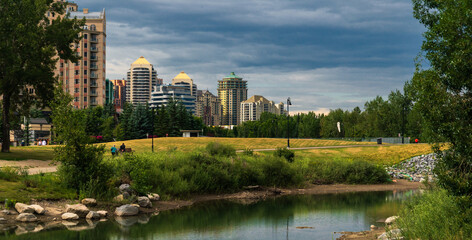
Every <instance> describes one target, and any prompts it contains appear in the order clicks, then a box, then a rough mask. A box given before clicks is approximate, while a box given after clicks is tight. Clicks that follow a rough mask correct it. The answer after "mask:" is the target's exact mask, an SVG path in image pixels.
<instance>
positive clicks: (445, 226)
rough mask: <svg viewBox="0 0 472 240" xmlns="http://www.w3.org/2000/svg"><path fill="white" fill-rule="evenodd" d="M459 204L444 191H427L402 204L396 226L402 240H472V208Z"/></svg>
mask: <svg viewBox="0 0 472 240" xmlns="http://www.w3.org/2000/svg"><path fill="white" fill-rule="evenodd" d="M462 205H463V204H461V203H460V202H459V201H458V199H457V198H456V197H454V196H452V195H449V194H448V193H447V191H445V190H441V189H436V190H433V191H429V192H427V193H425V194H422V195H420V196H418V197H416V198H414V199H413V200H412V201H411V202H408V203H407V204H405V206H404V208H403V209H402V210H401V212H400V219H399V220H398V221H397V224H398V227H399V228H400V229H401V231H402V235H403V236H404V238H405V239H432V240H435V239H438V240H439V239H471V238H472V228H471V226H470V221H471V220H472V218H471V215H470V214H471V213H472V209H470V208H464V207H463V206H462Z"/></svg>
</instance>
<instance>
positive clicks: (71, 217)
mask: <svg viewBox="0 0 472 240" xmlns="http://www.w3.org/2000/svg"><path fill="white" fill-rule="evenodd" d="M61 218H62V220H77V219H79V215H77V214H75V213H70V212H67V213H64V214H62V216H61Z"/></svg>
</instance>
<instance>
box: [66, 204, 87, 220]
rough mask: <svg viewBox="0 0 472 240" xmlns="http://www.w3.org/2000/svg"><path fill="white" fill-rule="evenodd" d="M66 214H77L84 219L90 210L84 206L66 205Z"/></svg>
mask: <svg viewBox="0 0 472 240" xmlns="http://www.w3.org/2000/svg"><path fill="white" fill-rule="evenodd" d="M66 212H70V213H75V214H77V215H79V217H81V218H83V217H85V216H87V214H88V213H89V212H90V210H89V209H88V208H87V207H86V206H85V205H83V204H74V205H69V204H67V205H66Z"/></svg>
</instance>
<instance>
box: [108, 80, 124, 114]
mask: <svg viewBox="0 0 472 240" xmlns="http://www.w3.org/2000/svg"><path fill="white" fill-rule="evenodd" d="M111 82H112V83H113V86H114V87H113V88H114V89H115V93H114V105H115V111H116V112H117V113H121V112H122V111H123V107H124V106H125V102H126V89H125V88H126V80H124V79H123V80H119V79H116V80H111Z"/></svg>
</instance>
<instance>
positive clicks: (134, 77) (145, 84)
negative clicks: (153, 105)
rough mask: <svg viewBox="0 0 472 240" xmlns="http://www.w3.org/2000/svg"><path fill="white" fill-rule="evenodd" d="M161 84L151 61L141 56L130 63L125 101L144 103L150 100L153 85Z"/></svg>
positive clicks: (135, 103) (134, 103)
mask: <svg viewBox="0 0 472 240" xmlns="http://www.w3.org/2000/svg"><path fill="white" fill-rule="evenodd" d="M158 84H159V85H162V79H158V78H157V72H156V70H155V69H154V67H153V66H152V64H151V63H149V62H148V60H146V58H144V57H143V56H141V57H140V58H138V60H136V61H135V62H134V63H132V64H131V68H130V70H129V72H128V78H127V79H126V101H127V102H130V103H132V104H133V105H137V104H146V103H147V102H149V100H151V92H152V91H153V87H154V86H157V85H158Z"/></svg>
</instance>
